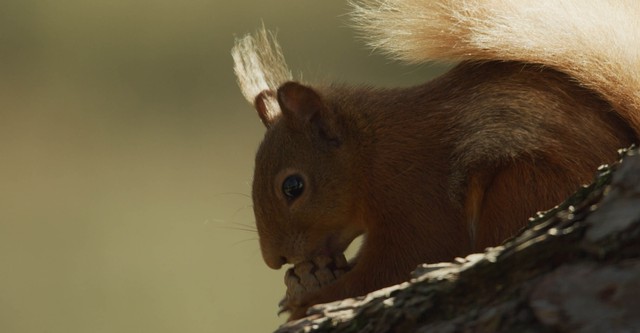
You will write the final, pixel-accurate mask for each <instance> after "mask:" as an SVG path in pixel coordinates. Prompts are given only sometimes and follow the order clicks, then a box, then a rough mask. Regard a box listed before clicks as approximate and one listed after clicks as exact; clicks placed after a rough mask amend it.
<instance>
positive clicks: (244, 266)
mask: <svg viewBox="0 0 640 333" xmlns="http://www.w3.org/2000/svg"><path fill="white" fill-rule="evenodd" d="M347 11H348V6H347V4H346V2H344V1H299V0H298V1H259V0H256V1H229V2H227V1H218V0H185V1H167V0H164V1H162V0H156V1H152V0H138V1H131V0H110V1H106V0H105V1H87V0H82V1H81V0H59V1H35V0H3V1H2V3H1V4H0V332H3V333H4V332H6V333H12V332H65V333H69V332H270V331H272V330H274V329H275V328H276V327H277V326H278V325H279V324H280V323H282V321H283V320H284V317H282V318H278V317H277V316H276V310H277V303H278V301H279V299H280V298H281V296H282V295H283V294H284V286H283V282H282V280H283V274H284V272H283V271H272V270H269V269H268V268H267V267H266V266H265V265H264V264H263V262H262V259H261V256H260V251H259V248H258V243H257V235H256V234H255V232H254V231H252V230H253V229H254V227H253V213H252V210H251V200H250V196H249V195H250V184H251V178H252V169H253V155H254V153H255V150H256V148H257V146H258V143H259V141H260V139H261V136H262V134H263V131H264V129H263V127H262V125H261V123H260V121H259V120H258V117H257V116H256V115H255V113H254V111H253V109H252V108H251V107H250V106H249V105H248V104H246V102H245V101H244V99H243V98H242V96H241V94H240V92H239V90H238V88H237V87H236V83H235V78H234V76H233V72H232V61H231V57H230V55H229V50H230V48H231V47H232V45H233V41H234V38H235V37H239V36H241V35H243V34H245V33H247V32H252V31H254V30H255V29H257V28H258V27H259V26H260V25H261V22H262V21H264V23H265V25H266V26H267V27H269V28H275V29H277V30H278V37H279V39H280V41H281V43H282V46H283V48H284V50H285V55H286V56H287V58H288V62H289V65H290V66H291V67H292V69H293V70H294V72H296V73H297V72H303V73H304V79H305V80H307V81H318V80H319V81H328V80H339V81H343V82H363V83H375V84H382V85H398V84H403V85H406V84H411V83H417V82H421V81H424V80H425V78H426V77H427V75H428V74H427V72H428V71H429V68H417V67H407V66H401V65H398V64H394V63H392V62H391V61H389V60H387V59H385V58H383V57H381V56H380V55H377V54H372V53H371V51H370V50H368V49H367V48H366V47H365V46H364V45H363V43H361V42H359V41H357V39H356V38H355V34H354V32H353V30H351V29H350V28H349V27H348V18H347V17H346V16H345V15H344V14H345V13H346V12H347Z"/></svg>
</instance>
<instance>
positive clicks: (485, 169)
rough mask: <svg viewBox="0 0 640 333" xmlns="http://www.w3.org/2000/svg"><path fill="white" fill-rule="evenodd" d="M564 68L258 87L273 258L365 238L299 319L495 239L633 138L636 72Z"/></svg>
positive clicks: (283, 259) (266, 224) (259, 174)
mask: <svg viewBox="0 0 640 333" xmlns="http://www.w3.org/2000/svg"><path fill="white" fill-rule="evenodd" d="M396 2H397V1H396ZM407 2H408V3H409V2H410V3H414V2H412V1H407ZM443 3H447V4H448V3H449V2H447V1H443ZM453 3H457V2H451V6H454V5H452V4H453ZM465 3H467V2H465ZM469 3H471V2H469ZM472 14H473V13H472ZM472 14H469V15H472ZM476 14H477V13H476ZM389 43H391V42H389ZM513 48H514V49H515V48H516V46H514V47H513ZM496 52H497V51H496ZM576 52H578V50H576ZM496 59H500V57H496ZM487 60H490V58H488V59H487ZM519 60H523V59H519ZM534 60H538V58H535V59H534ZM532 62H537V61H532ZM559 62H561V61H556V64H557V63H559ZM610 62H615V61H610ZM556 64H552V65H553V66H554V67H555V68H557V69H559V70H560V71H556V70H554V69H550V68H547V67H544V66H540V65H535V64H532V63H528V62H522V61H506V62H505V61H468V62H463V63H461V64H460V65H458V66H457V67H455V68H454V69H452V70H451V71H449V72H448V73H447V74H445V75H443V76H442V77H440V78H437V79H435V80H433V81H431V82H428V83H426V84H424V85H421V86H417V87H412V88H404V89H375V88H368V87H344V86H325V87H322V86H320V87H315V88H311V87H308V86H305V85H302V84H299V83H295V82H288V83H285V84H284V85H282V86H280V88H278V89H277V92H267V93H262V94H259V95H258V96H257V100H256V101H255V102H256V103H255V106H256V108H257V109H258V112H259V114H260V115H261V118H262V120H263V122H265V125H266V126H267V128H268V130H267V132H266V134H265V138H264V141H263V142H262V145H261V147H260V149H259V151H258V154H257V156H256V169H255V175H254V184H253V200H254V209H255V214H256V224H257V227H258V232H259V234H260V245H261V248H262V253H263V256H264V260H265V262H266V263H267V265H269V266H270V267H272V268H280V267H281V266H282V265H283V264H285V263H293V264H296V263H300V262H302V261H305V260H310V259H312V258H314V257H315V256H318V255H329V256H332V255H335V254H337V253H341V252H343V251H344V250H345V249H346V247H347V246H348V245H349V243H350V242H351V241H352V240H353V239H354V238H355V237H356V236H358V235H360V234H362V233H365V234H366V239H365V242H364V243H363V245H362V248H361V249H360V252H359V254H358V256H357V258H356V264H355V266H354V267H353V269H352V270H351V271H349V272H348V273H346V274H345V275H344V276H342V277H340V278H339V279H338V280H337V281H336V282H335V283H333V284H331V285H328V286H326V287H323V288H322V289H321V290H320V291H318V292H313V293H309V294H308V295H306V296H305V297H304V298H303V299H302V300H301V301H299V302H295V303H292V304H289V308H290V309H291V310H292V311H291V312H292V313H291V314H292V316H291V318H293V319H295V318H299V317H301V316H303V315H304V313H305V311H306V309H307V307H308V306H310V305H313V304H317V303H324V302H328V301H333V300H337V299H342V298H346V297H352V296H357V295H362V294H365V293H367V292H370V291H372V290H375V289H379V288H381V287H385V286H388V285H392V284H395V283H399V282H401V281H403V280H406V279H407V278H408V277H409V272H410V271H411V270H412V269H414V268H415V266H416V265H417V264H419V263H422V262H438V261H448V260H451V259H453V258H454V257H456V256H463V255H465V254H468V253H470V252H472V251H478V250H482V249H483V248H485V247H487V246H492V245H496V244H498V243H500V242H501V241H503V240H504V239H505V238H507V237H509V236H511V235H513V234H514V232H516V231H517V230H518V229H520V228H521V227H523V226H524V225H525V224H526V222H527V218H528V217H529V216H532V215H533V214H534V213H535V212H537V211H540V210H545V209H548V208H551V207H552V206H553V205H555V204H557V203H559V202H560V201H562V199H563V198H565V197H566V196H567V195H569V194H570V193H572V192H573V191H574V190H576V189H577V188H578V186H580V185H581V184H584V183H586V182H589V181H590V180H591V178H592V176H593V173H594V170H595V169H596V168H597V167H598V166H599V165H600V164H602V163H609V162H612V161H613V160H614V159H615V157H616V149H617V148H620V147H626V146H628V145H629V144H631V143H634V142H637V141H638V133H639V131H640V127H639V124H638V122H637V121H636V120H637V119H640V116H639V114H640V112H638V110H636V109H634V107H633V106H634V105H638V100H636V99H634V97H630V98H631V100H630V102H629V104H628V105H626V106H625V107H619V106H620V105H621V102H620V101H621V99H620V98H622V97H621V96H629V94H630V93H631V92H633V91H637V90H638V89H640V87H639V86H638V85H636V86H632V87H629V86H628V85H632V84H635V83H633V82H635V81H634V80H635V79H636V77H635V75H636V72H632V73H631V74H629V73H627V74H620V77H622V78H623V81H624V82H622V83H621V84H626V85H625V86H623V87H620V88H619V89H618V90H619V91H622V93H617V92H616V89H617V88H616V87H615V84H614V85H610V84H609V83H602V82H600V83H597V82H596V83H593V82H595V81H588V78H587V79H585V80H587V82H584V81H577V82H576V76H569V75H571V74H573V72H572V71H571V70H566V71H565V70H563V69H564V68H563V67H562V66H564V65H558V66H556ZM565 65H566V64H565ZM594 68H596V69H597V70H601V69H602V68H603V67H602V66H596V67H594ZM588 75H591V76H593V77H596V76H598V73H590V74H588ZM625 75H627V76H626V79H624V78H625ZM604 76H606V77H612V76H615V75H613V74H611V73H607V75H604ZM583 77H585V75H583ZM580 79H581V77H578V80H580ZM625 80H626V81H625ZM616 82H618V81H616ZM616 84H618V83H616ZM585 85H586V86H589V87H590V88H592V89H596V88H598V87H600V86H606V90H607V91H606V92H604V91H603V89H599V88H598V89H596V90H592V89H587V88H585V87H584V86H585ZM265 89H266V90H267V91H270V90H269V89H267V88H265ZM612 96H613V97H612ZM262 99H265V101H263V100H262ZM267 99H268V100H269V101H270V103H271V104H273V105H277V106H278V107H279V109H280V112H276V113H273V112H272V109H268V107H267V105H271V104H269V103H267V102H266V100H267ZM269 108H272V107H269ZM265 114H268V115H269V116H264V115H265ZM293 174H297V175H300V176H301V177H302V179H304V182H305V188H304V192H303V194H302V195H301V196H300V197H298V198H297V199H295V200H288V199H287V198H285V197H284V195H283V194H282V190H281V186H282V182H283V180H284V179H285V178H286V177H287V176H289V175H293Z"/></svg>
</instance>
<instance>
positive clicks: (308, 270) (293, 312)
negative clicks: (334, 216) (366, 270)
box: [279, 255, 349, 321]
mask: <svg viewBox="0 0 640 333" xmlns="http://www.w3.org/2000/svg"><path fill="white" fill-rule="evenodd" d="M348 269H349V264H348V263H347V260H346V258H345V257H344V255H339V256H336V257H334V258H331V257H328V256H318V257H315V258H313V260H311V261H304V262H301V263H298V264H296V265H295V266H294V267H292V268H290V269H288V270H287V272H286V273H285V278H284V283H285V285H286V286H287V292H286V295H285V297H284V298H283V299H282V301H280V304H279V305H280V311H279V313H282V312H289V314H290V316H289V321H291V320H295V319H299V318H302V317H305V316H306V313H307V309H308V308H309V307H310V306H312V305H315V304H318V303H320V301H319V299H320V298H321V297H320V296H321V295H322V288H323V287H325V286H328V285H330V284H332V283H333V282H335V281H336V280H337V279H339V278H340V276H342V275H343V274H344V273H346V272H347V271H348Z"/></svg>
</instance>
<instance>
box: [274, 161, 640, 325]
mask: <svg viewBox="0 0 640 333" xmlns="http://www.w3.org/2000/svg"><path fill="white" fill-rule="evenodd" d="M621 157H623V159H622V161H621V162H620V163H616V164H615V165H613V166H610V167H609V166H605V167H601V168H600V169H599V170H598V174H597V176H596V179H595V181H594V183H593V184H591V185H589V186H587V187H584V188H583V189H581V190H580V191H578V192H577V193H575V194H574V195H573V196H571V197H570V198H569V199H567V200H566V201H565V202H564V203H562V204H561V205H559V206H558V207H556V208H554V209H552V210H550V211H548V212H546V213H544V214H541V215H540V216H538V217H536V218H535V219H533V220H532V221H531V223H530V224H529V226H528V227H527V228H525V229H524V230H523V231H522V232H521V233H520V234H519V235H517V236H516V237H514V238H512V239H510V240H507V241H506V242H505V243H504V244H503V245H501V246H498V247H495V248H490V249H487V250H486V251H485V252H484V253H478V254H472V255H469V256H467V257H466V258H458V259H456V260H455V261H454V262H450V263H439V264H430V265H427V264H425V265H422V266H420V267H419V268H418V269H417V270H416V271H415V272H414V278H413V279H412V280H411V281H410V282H406V283H403V284H400V285H396V286H393V287H389V288H385V289H382V290H379V291H376V292H373V293H371V294H369V295H367V296H364V297H359V298H354V299H347V300H343V301H338V302H334V303H329V304H323V305H318V306H315V307H313V308H311V309H310V311H309V313H310V316H309V317H307V318H304V319H301V320H299V321H295V322H290V323H286V324H284V325H283V326H281V327H280V328H279V329H278V330H277V331H276V332H277V333H293V332H443V333H444V332H467V331H468V332H549V331H558V332H621V331H625V332H640V256H639V254H640V155H639V152H638V150H623V151H621Z"/></svg>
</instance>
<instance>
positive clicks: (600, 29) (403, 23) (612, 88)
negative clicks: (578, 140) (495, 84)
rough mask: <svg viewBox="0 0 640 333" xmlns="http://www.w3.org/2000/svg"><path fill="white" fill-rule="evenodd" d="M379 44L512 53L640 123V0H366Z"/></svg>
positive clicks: (482, 54) (368, 22) (397, 48)
mask: <svg viewBox="0 0 640 333" xmlns="http://www.w3.org/2000/svg"><path fill="white" fill-rule="evenodd" d="M353 6H354V12H353V17H354V20H355V22H356V24H357V26H358V27H359V28H360V29H361V31H362V34H363V35H364V37H365V38H366V39H367V40H368V41H369V43H370V45H371V46H373V47H374V48H380V49H383V50H384V51H386V52H388V53H390V54H392V55H393V56H394V57H396V58H399V59H402V60H406V61H410V62H424V61H432V60H453V61H459V60H507V61H523V62H528V63H538V64H542V65H545V66H549V67H552V68H555V69H557V70H560V71H562V72H565V73H567V74H569V75H571V76H573V77H574V78H576V80H577V81H578V82H580V83H581V84H583V85H584V86H586V87H588V88H590V89H592V90H594V91H596V92H598V93H600V94H601V95H602V96H603V97H604V98H605V99H607V100H608V101H609V102H610V103H611V104H612V106H613V107H614V108H615V109H616V110H617V111H618V112H619V113H620V115H621V116H622V117H623V118H625V119H626V120H627V121H629V122H630V124H631V125H632V126H633V127H634V128H635V129H636V130H638V129H640V1H637V0H600V1H589V0H587V1H585V0H485V1H482V0H363V1H358V2H356V3H354V4H353Z"/></svg>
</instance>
